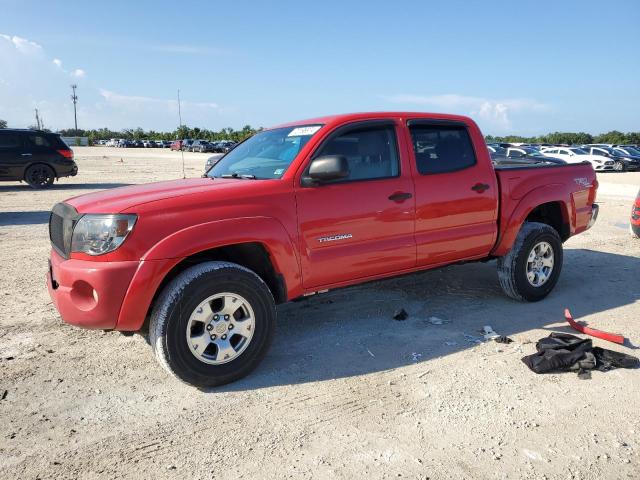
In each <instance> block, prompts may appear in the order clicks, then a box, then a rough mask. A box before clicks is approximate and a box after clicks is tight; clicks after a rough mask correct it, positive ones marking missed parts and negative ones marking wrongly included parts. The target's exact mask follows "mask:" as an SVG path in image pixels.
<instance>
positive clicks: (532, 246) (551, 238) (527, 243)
mask: <svg viewBox="0 0 640 480" xmlns="http://www.w3.org/2000/svg"><path fill="white" fill-rule="evenodd" d="M562 259H563V251H562V241H561V240H560V236H559V235H558V232H557V231H556V230H555V229H554V228H552V227H550V226H549V225H547V224H544V223H538V222H526V223H525V224H524V225H523V226H522V228H521V229H520V232H519V233H518V236H517V237H516V240H515V242H514V244H513V247H512V248H511V250H510V251H509V253H507V254H506V255H505V256H504V257H501V258H499V259H498V279H499V280H500V286H501V287H502V289H503V290H504V292H505V293H506V294H507V295H508V296H509V297H511V298H513V299H515V300H519V301H527V302H537V301H539V300H542V299H543V298H545V297H546V296H547V295H549V293H550V292H551V290H553V287H555V285H556V283H557V282H558V278H559V277H560V272H561V270H562Z"/></svg>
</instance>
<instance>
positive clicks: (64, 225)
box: [49, 203, 80, 258]
mask: <svg viewBox="0 0 640 480" xmlns="http://www.w3.org/2000/svg"><path fill="white" fill-rule="evenodd" d="M79 218H80V215H78V211H77V210H76V209H75V208H73V207H72V206H71V205H67V204H66V203H57V204H56V205H54V207H53V208H52V209H51V215H50V216H49V239H50V240H51V246H52V247H53V248H54V249H55V250H56V251H57V252H58V253H59V254H60V255H62V256H63V257H64V258H69V253H70V252H71V236H72V234H73V227H74V226H75V224H76V222H77V221H78V219H79Z"/></svg>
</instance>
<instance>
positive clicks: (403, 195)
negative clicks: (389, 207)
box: [389, 192, 413, 202]
mask: <svg viewBox="0 0 640 480" xmlns="http://www.w3.org/2000/svg"><path fill="white" fill-rule="evenodd" d="M411 197H413V195H411V194H410V193H409V192H396V193H394V194H392V195H389V200H393V201H394V202H404V201H405V200H409V199H410V198H411Z"/></svg>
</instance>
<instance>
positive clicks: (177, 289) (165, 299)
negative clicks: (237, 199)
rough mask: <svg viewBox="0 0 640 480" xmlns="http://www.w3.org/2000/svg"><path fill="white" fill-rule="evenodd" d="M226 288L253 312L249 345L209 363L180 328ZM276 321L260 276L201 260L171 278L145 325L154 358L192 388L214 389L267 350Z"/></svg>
mask: <svg viewBox="0 0 640 480" xmlns="http://www.w3.org/2000/svg"><path fill="white" fill-rule="evenodd" d="M221 292H230V293H235V294H238V295H241V296H242V297H244V298H245V299H246V300H247V301H248V302H249V304H250V305H251V308H252V309H253V312H254V315H255V328H254V331H253V336H252V337H251V340H250V343H249V344H248V346H247V347H246V349H245V350H244V351H243V352H242V353H241V354H240V355H239V356H238V357H236V358H235V359H233V360H232V361H229V362H228V363H223V364H218V365H212V364H208V363H205V362H204V361H202V360H200V359H199V358H197V357H196V356H195V355H194V354H193V353H192V352H191V350H190V348H189V346H188V344H187V339H186V332H187V327H188V323H189V317H190V316H191V314H192V312H193V311H194V310H195V309H196V307H197V306H198V305H199V304H200V303H201V302H202V301H204V300H205V299H206V298H207V297H209V296H211V295H215V294H217V293H221ZM275 325H276V308H275V301H274V299H273V295H272V294H271V291H270V290H269V288H268V287H267V285H266V284H265V283H264V282H263V281H262V279H261V278H260V277H259V276H258V275H256V274H255V273H254V272H252V271H251V270H249V269H247V268H245V267H242V266H240V265H237V264H235V263H230V262H205V263H201V264H198V265H195V266H193V267H191V268H189V269H187V270H185V271H184V272H182V273H180V274H179V275H178V276H177V277H176V278H174V279H173V280H172V281H171V282H170V283H169V284H168V285H167V286H166V287H165V288H164V290H163V291H162V293H161V294H160V296H159V298H158V300H157V302H156V304H155V306H154V308H153V311H152V313H151V321H150V324H149V339H150V343H151V347H152V349H153V351H154V353H155V356H156V359H157V360H158V362H159V363H160V365H162V367H163V368H164V369H165V370H166V371H167V372H169V373H170V374H171V375H173V376H175V377H177V378H178V379H179V380H181V381H183V382H185V383H188V384H190V385H194V386H197V387H215V386H218V385H224V384H226V383H230V382H233V381H235V380H238V379H240V378H242V377H244V376H246V375H247V374H249V373H250V372H251V371H252V370H253V369H254V368H255V367H256V366H257V365H258V364H259V363H260V361H261V360H262V358H263V357H264V356H265V354H266V353H267V350H268V349H269V346H270V344H271V340H272V338H273V334H274V331H275Z"/></svg>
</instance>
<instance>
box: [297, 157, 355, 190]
mask: <svg viewBox="0 0 640 480" xmlns="http://www.w3.org/2000/svg"><path fill="white" fill-rule="evenodd" d="M349 173H350V171H349V162H348V161H347V158H346V157H344V156H343V155H324V156H322V157H318V158H315V159H313V160H312V161H311V165H309V172H308V173H307V175H306V176H304V177H302V184H303V185H304V186H306V187H309V186H312V185H317V184H321V183H325V182H330V181H332V180H340V179H341V178H346V177H348V176H349Z"/></svg>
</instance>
